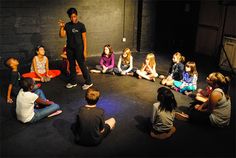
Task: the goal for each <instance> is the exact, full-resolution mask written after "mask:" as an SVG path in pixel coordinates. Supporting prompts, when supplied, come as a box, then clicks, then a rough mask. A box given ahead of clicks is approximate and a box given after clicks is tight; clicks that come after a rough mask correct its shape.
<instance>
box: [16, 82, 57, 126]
mask: <svg viewBox="0 0 236 158" xmlns="http://www.w3.org/2000/svg"><path fill="white" fill-rule="evenodd" d="M33 87H34V80H33V79H32V78H23V79H22V80H21V89H20V91H19V93H18V95H17V98H16V116H17V119H18V120H19V121H21V122H22V123H27V122H30V123H34V122H37V121H39V120H41V119H42V118H45V117H51V116H55V115H58V114H60V113H62V110H60V107H59V105H57V104H55V103H54V102H52V101H49V100H47V99H46V97H45V95H44V93H43V91H42V90H40V89H37V90H36V91H35V92H34V93H33V92H31V91H32V89H33ZM36 106H37V107H39V108H36Z"/></svg>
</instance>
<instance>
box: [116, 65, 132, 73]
mask: <svg viewBox="0 0 236 158" xmlns="http://www.w3.org/2000/svg"><path fill="white" fill-rule="evenodd" d="M128 68H129V67H128V66H123V65H121V70H123V71H125V70H127V69H128ZM136 70H137V68H133V69H132V70H130V72H135V71H136ZM114 72H115V73H116V74H120V73H121V72H120V71H119V69H118V67H116V68H114Z"/></svg>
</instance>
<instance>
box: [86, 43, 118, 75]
mask: <svg viewBox="0 0 236 158" xmlns="http://www.w3.org/2000/svg"><path fill="white" fill-rule="evenodd" d="M99 63H100V65H96V69H92V70H90V72H92V73H111V74H114V72H113V69H114V67H115V55H114V52H113V50H112V47H111V46H110V45H109V44H107V45H105V46H104V48H103V53H102V55H101V58H100V62H99Z"/></svg>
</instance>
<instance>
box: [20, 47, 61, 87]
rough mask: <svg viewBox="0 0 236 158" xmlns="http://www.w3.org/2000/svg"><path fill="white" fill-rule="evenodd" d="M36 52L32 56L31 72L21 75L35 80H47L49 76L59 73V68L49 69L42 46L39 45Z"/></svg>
mask: <svg viewBox="0 0 236 158" xmlns="http://www.w3.org/2000/svg"><path fill="white" fill-rule="evenodd" d="M36 53H37V55H36V56H35V57H34V58H33V61H32V64H31V72H30V73H25V74H23V75H22V76H23V77H30V78H33V79H34V80H35V81H41V82H48V81H50V79H51V78H54V77H57V76H59V75H60V74H61V71H60V70H49V61H48V58H47V57H46V56H45V50H44V46H42V45H39V46H38V47H37V49H36Z"/></svg>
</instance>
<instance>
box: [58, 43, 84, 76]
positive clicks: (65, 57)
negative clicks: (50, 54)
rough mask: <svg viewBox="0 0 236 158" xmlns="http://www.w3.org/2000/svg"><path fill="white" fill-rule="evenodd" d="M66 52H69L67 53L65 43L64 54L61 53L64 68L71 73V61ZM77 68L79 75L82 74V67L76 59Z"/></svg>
mask: <svg viewBox="0 0 236 158" xmlns="http://www.w3.org/2000/svg"><path fill="white" fill-rule="evenodd" d="M66 54H67V53H66V45H64V47H63V50H62V54H61V57H62V60H63V69H66V73H67V74H70V63H69V60H68V59H67V55H66ZM75 69H76V73H77V75H82V72H81V69H80V67H79V65H78V62H77V61H76V66H75Z"/></svg>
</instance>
